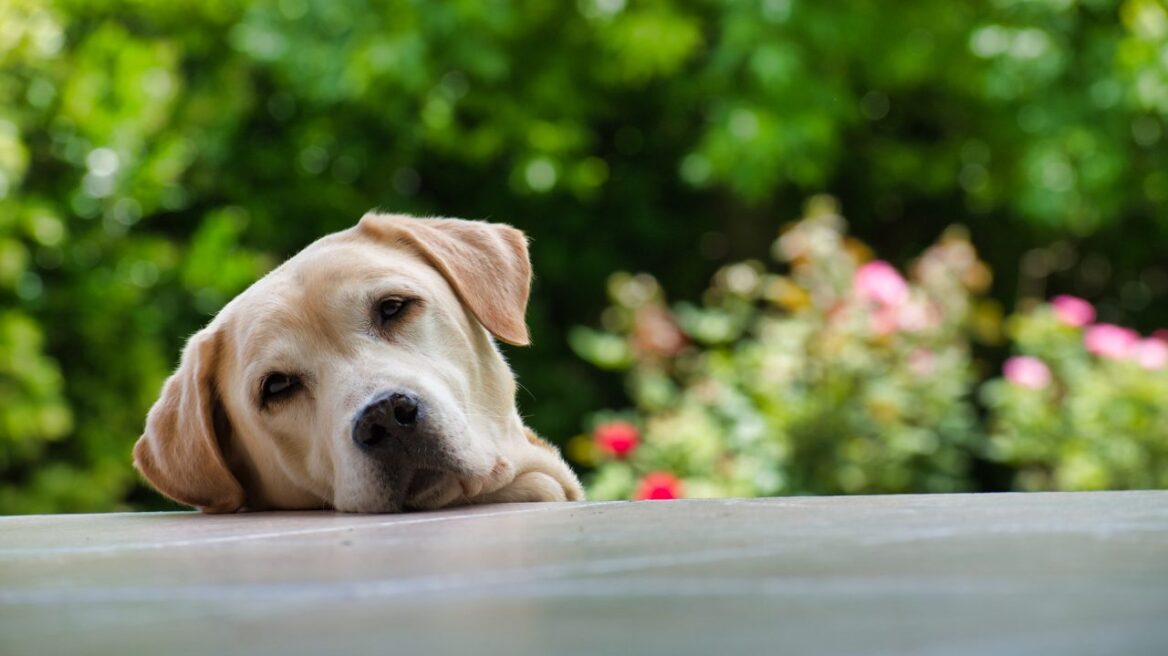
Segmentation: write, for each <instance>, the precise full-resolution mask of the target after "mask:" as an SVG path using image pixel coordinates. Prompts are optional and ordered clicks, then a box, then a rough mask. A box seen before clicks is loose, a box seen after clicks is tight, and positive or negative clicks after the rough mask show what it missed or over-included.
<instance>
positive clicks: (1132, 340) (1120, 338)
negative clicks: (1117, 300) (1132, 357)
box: [1083, 323, 1140, 360]
mask: <svg viewBox="0 0 1168 656" xmlns="http://www.w3.org/2000/svg"><path fill="white" fill-rule="evenodd" d="M1139 340H1140V334H1139V333H1137V332H1136V331H1134V330H1132V329H1131V328H1124V327H1122V326H1116V325H1114V324H1110V323H1101V324H1096V325H1094V326H1091V327H1090V328H1087V332H1086V333H1084V334H1083V345H1084V346H1086V347H1087V350H1088V351H1090V352H1091V353H1094V354H1095V355H1098V356H1101V357H1104V358H1111V359H1114V360H1120V359H1123V358H1126V357H1128V355H1129V354H1130V353H1131V350H1132V348H1133V347H1134V346H1135V345H1136V342H1138V341H1139Z"/></svg>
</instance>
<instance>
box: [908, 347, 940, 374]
mask: <svg viewBox="0 0 1168 656" xmlns="http://www.w3.org/2000/svg"><path fill="white" fill-rule="evenodd" d="M908 370H909V371H911V372H913V374H914V375H917V376H920V377H921V378H927V377H929V376H931V375H933V372H935V371H936V370H937V356H936V354H934V353H933V352H932V351H928V350H926V349H923V348H919V349H917V350H915V351H913V352H912V353H909V354H908Z"/></svg>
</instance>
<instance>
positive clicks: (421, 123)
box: [0, 0, 1168, 512]
mask: <svg viewBox="0 0 1168 656" xmlns="http://www.w3.org/2000/svg"><path fill="white" fill-rule="evenodd" d="M1166 48H1168V11H1166V10H1165V7H1164V5H1163V3H1162V2H1160V0H1080V1H1078V2H1076V1H1074V0H1035V1H1032V2H1010V1H1007V0H1000V1H998V0H995V1H994V2H991V3H984V2H975V1H973V0H962V1H959V2H941V1H940V0H928V1H922V2H914V3H911V4H895V3H894V4H889V3H877V2H874V1H871V0H868V1H865V2H858V3H848V4H847V5H838V6H835V5H831V4H824V3H814V2H807V1H801V0H750V1H746V0H735V1H728V2H721V3H714V2H699V1H680V0H627V1H626V0H580V1H579V2H576V3H565V2H559V1H556V0H526V1H524V2H502V1H499V0H489V1H481V0H455V1H451V2H417V1H406V0H401V1H391V0H364V1H361V0H357V1H353V2H333V1H331V0H272V1H258V2H242V1H240V0H199V1H194V0H167V1H161V0H160V1H158V2H151V1H149V0H6V2H4V3H2V4H0V303H2V305H0V340H2V341H0V356H2V359H0V395H3V396H2V400H0V480H2V481H3V482H2V483H0V512H18V511H20V512H27V511H46V510H90V509H108V508H114V507H119V506H120V505H123V504H125V503H126V502H127V501H129V502H130V503H132V504H144V503H155V502H154V501H151V500H152V499H154V498H153V497H151V496H145V495H144V494H143V493H142V491H141V489H140V488H137V487H135V484H134V481H135V477H134V475H133V474H132V472H131V470H130V469H129V467H128V453H129V447H130V444H131V443H132V441H133V440H134V439H135V437H136V436H137V434H138V432H139V430H140V428H141V423H142V417H143V415H144V413H145V411H146V409H147V408H148V407H149V404H150V402H151V401H152V400H153V398H154V396H155V394H156V392H157V390H158V388H159V385H160V382H161V380H162V378H163V377H164V376H165V374H166V373H167V371H168V369H169V368H170V367H171V366H172V364H173V363H174V362H175V360H176V359H177V355H178V349H179V346H180V344H181V342H182V340H183V339H184V337H185V336H186V335H188V334H190V333H191V332H192V331H193V330H195V329H196V328H197V327H198V326H199V325H201V324H202V323H204V322H205V321H206V320H207V319H208V317H209V316H210V315H211V314H212V313H213V312H214V311H215V310H216V309H217V308H218V307H220V306H221V305H222V304H223V303H224V302H225V301H226V299H228V298H230V297H231V295H232V294H234V293H236V292H237V291H239V290H240V289H242V288H243V287H244V286H245V285H247V284H248V283H249V282H250V281H251V280H252V279H254V278H255V277H257V276H258V275H260V274H261V273H262V272H263V271H264V270H266V269H267V268H268V267H270V266H272V264H273V263H274V262H276V261H278V259H279V258H280V257H283V256H285V255H287V254H289V253H291V252H293V251H294V250H295V249H297V248H299V247H301V246H303V245H304V244H306V243H308V242H309V241H311V240H312V239H314V238H316V237H318V236H320V235H321V234H322V233H324V232H327V231H331V230H335V229H339V228H342V227H345V226H347V225H349V224H351V223H352V222H354V221H355V220H356V219H357V217H359V216H360V214H361V213H362V212H363V211H365V210H366V209H368V208H369V207H371V206H379V207H382V208H386V209H392V210H395V211H405V212H415V213H421V214H439V213H440V214H446V215H456V216H464V217H472V218H490V219H493V220H498V221H507V222H510V223H513V224H515V225H517V226H519V227H521V228H523V229H524V230H527V231H528V232H529V233H530V234H531V235H532V237H533V238H534V248H533V256H534V259H535V262H534V264H535V269H536V271H537V272H538V276H539V279H538V281H537V287H536V290H535V300H534V303H533V306H532V308H531V314H530V322H531V324H532V328H533V332H534V335H535V339H536V344H535V347H534V348H532V349H529V350H511V351H509V353H508V355H509V357H510V358H511V359H512V361H513V363H514V364H515V366H516V368H517V369H518V370H519V373H520V378H521V380H522V381H523V383H524V385H525V387H526V389H527V390H530V392H524V393H522V394H523V396H522V397H521V399H520V402H521V405H522V406H523V407H524V408H525V410H526V411H527V412H529V413H530V415H531V416H530V420H531V422H532V424H533V425H534V426H535V427H536V428H537V429H539V430H541V431H543V432H544V433H546V434H548V435H549V436H550V437H551V438H553V439H557V440H558V439H562V438H563V437H565V436H567V435H569V434H571V433H572V432H573V431H574V430H575V429H576V428H577V427H578V425H579V418H580V417H581V416H582V415H583V414H585V412H587V411H588V410H589V409H591V408H594V407H598V406H601V405H608V404H616V403H617V402H618V401H619V397H620V395H621V390H620V385H619V384H617V382H616V379H615V378H609V377H605V376H603V375H601V374H596V373H594V372H592V371H590V369H589V367H588V366H587V365H585V364H584V363H581V362H577V361H576V360H575V359H574V358H573V357H572V356H571V355H570V352H569V350H568V349H567V346H566V344H565V339H564V335H565V333H566V330H567V327H568V326H570V325H572V324H575V323H581V322H586V321H589V320H591V319H592V317H593V316H595V313H596V312H597V311H598V310H599V308H600V307H602V305H603V303H604V285H603V280H604V279H605V277H606V276H607V274H608V273H609V272H611V271H613V270H616V269H642V270H648V271H653V272H656V273H658V274H659V277H660V279H661V280H662V282H663V284H664V285H665V286H666V287H667V288H668V289H669V290H670V291H671V293H675V294H677V295H680V296H685V295H688V294H690V293H696V292H697V291H698V290H699V289H701V288H702V286H703V284H704V282H705V280H706V278H707V277H708V275H709V273H710V272H711V271H712V270H713V269H714V268H716V264H717V262H720V261H722V260H724V259H725V258H727V257H737V258H741V257H747V256H755V257H757V256H760V255H761V254H762V250H763V249H764V248H765V245H766V244H767V243H769V242H770V241H771V238H772V236H773V234H774V230H775V228H776V226H777V223H778V219H781V218H790V217H793V216H795V215H796V213H797V211H798V209H797V208H798V205H799V202H801V199H802V198H803V197H805V196H807V195H809V194H810V193H811V192H817V191H820V190H827V191H831V192H832V193H834V194H836V195H837V196H839V197H840V198H841V199H842V201H843V202H844V203H845V206H847V207H849V208H850V211H849V214H850V215H851V219H852V223H853V227H854V231H855V233H856V234H858V235H859V236H860V237H862V238H865V239H866V240H868V241H870V242H872V243H873V244H874V245H875V246H876V247H877V248H878V249H879V250H880V252H882V253H887V254H890V255H892V256H894V258H895V257H896V256H900V257H902V258H903V257H907V256H908V255H909V254H910V253H915V252H918V251H919V250H920V249H921V248H922V247H923V246H924V245H925V244H927V243H930V242H931V241H932V240H933V239H934V238H935V237H936V235H937V233H938V232H939V231H940V229H941V227H942V226H943V225H946V224H948V223H949V222H950V221H952V220H953V219H956V218H961V219H962V220H964V221H965V222H966V223H968V224H969V225H970V227H971V228H972V231H973V236H974V239H975V241H976V242H978V247H979V250H980V251H981V252H982V253H983V254H984V255H985V257H986V259H987V260H988V261H989V263H990V264H991V265H993V266H994V267H995V268H996V270H997V271H998V272H999V274H1004V275H999V276H998V278H997V282H996V285H997V287H996V289H995V293H996V295H997V297H998V298H999V299H1001V301H1002V302H1004V303H1010V302H1012V301H1013V300H1014V296H1015V295H1016V294H1019V293H1021V294H1022V295H1024V296H1029V295H1034V296H1041V295H1042V294H1043V293H1044V292H1045V291H1047V290H1046V289H1044V288H1045V287H1047V286H1049V287H1055V288H1058V289H1059V290H1062V291H1072V292H1075V293H1078V294H1080V295H1082V296H1086V297H1088V298H1091V299H1092V300H1095V301H1098V302H1099V303H1098V306H1099V308H1100V312H1101V314H1102V315H1103V316H1104V318H1107V319H1110V320H1120V319H1127V320H1129V321H1128V322H1129V323H1137V324H1141V325H1143V327H1145V328H1149V327H1151V326H1152V325H1154V324H1157V323H1162V322H1163V321H1164V319H1165V314H1166V313H1168V310H1166V309H1165V307H1168V304H1165V303H1164V302H1163V300H1164V298H1165V295H1166V294H1168V268H1166V267H1165V262H1164V260H1165V257H1164V250H1165V249H1164V243H1165V237H1166V234H1168V174H1166V173H1165V171H1168V162H1166V161H1165V160H1166V158H1168V149H1165V147H1164V135H1163V130H1164V119H1165V116H1168V72H1166V71H1168V64H1166V62H1165V59H1164V52H1165V49H1166ZM679 255H681V256H679ZM1080 260H1081V261H1082V266H1075V265H1076V263H1078V262H1079V261H1080ZM1048 279H1049V280H1048ZM1019 281H1021V284H1019ZM1040 287H1041V288H1040ZM1132 313H1138V314H1137V315H1136V316H1135V318H1132V317H1131V316H1127V315H1130V314H1132Z"/></svg>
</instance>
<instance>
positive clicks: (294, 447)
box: [134, 213, 583, 512]
mask: <svg viewBox="0 0 1168 656" xmlns="http://www.w3.org/2000/svg"><path fill="white" fill-rule="evenodd" d="M530 278H531V272H530V265H529V263H528V258H527V246H526V240H525V238H524V237H523V234H522V233H521V232H519V231H518V230H515V229H514V228H511V227H508V226H504V225H499V224H490V223H482V222H473V221H460V220H455V219H416V218H411V217H406V216H400V215H386V214H375V213H374V214H368V215H366V216H365V217H364V218H362V220H361V222H360V223H359V224H358V225H357V226H355V227H353V228H350V229H349V230H345V231H343V232H339V233H336V234H333V235H329V236H327V237H324V238H322V239H320V240H318V241H316V242H315V243H313V244H312V245H310V246H308V247H307V248H305V249H304V250H303V251H301V252H300V253H299V254H297V255H296V256H294V257H292V258H291V259H289V260H288V261H286V262H285V263H284V264H282V265H281V266H279V267H278V268H276V269H275V270H273V271H272V272H271V273H269V274H268V275H267V276H265V277H264V278H263V279H261V280H259V281H258V282H256V283H255V284H254V285H252V286H251V287H250V288H248V289H247V290H245V291H244V292H243V293H242V294H240V295H239V296H238V297H236V298H235V299H234V300H232V301H231V302H230V303H228V304H227V305H226V306H225V307H224V308H223V309H222V310H221V311H220V312H219V314H218V315H217V316H216V317H215V318H214V320H212V321H211V323H210V324H209V325H208V326H207V327H205V328H204V329H202V330H201V331H199V332H198V333H196V334H195V335H194V336H193V337H191V339H190V340H189V342H188V344H187V346H186V349H185V350H184V354H183V358H182V362H181V364H180V365H179V367H178V369H177V371H175V373H174V375H173V376H171V378H170V379H169V380H168V381H167V382H166V385H165V386H164V388H163V391H162V395H161V397H160V398H159V400H158V401H157V403H156V404H155V405H154V407H153V408H152V409H151V411H150V414H149V416H148V418H147V423H146V430H145V433H144V434H143V435H142V437H141V438H140V439H139V441H138V443H137V445H136V446H135V449H134V460H135V464H136V465H137V467H138V469H139V470H140V471H141V472H142V474H143V475H144V476H145V477H146V478H147V480H149V481H150V482H151V483H152V484H153V485H154V486H155V487H156V488H157V489H158V490H159V491H161V492H162V493H163V494H165V495H167V496H169V497H170V498H172V499H175V500H176V501H179V502H182V503H185V504H188V505H192V506H196V507H198V508H200V509H202V510H204V511H206V512H234V511H238V510H241V509H246V510H260V509H307V508H335V509H337V510H344V511H352V512H392V511H396V510H399V509H400V504H395V503H394V502H393V501H392V499H393V498H394V493H395V492H400V490H395V489H393V487H394V485H395V483H394V481H392V480H388V479H387V478H386V476H385V475H384V474H383V472H382V471H381V470H380V469H379V468H378V467H377V465H376V463H374V462H373V461H372V460H371V459H370V458H369V457H368V456H367V455H366V454H364V453H362V452H361V451H360V450H359V449H357V448H356V447H355V445H354V443H353V441H352V437H351V432H352V426H353V419H354V416H355V414H356V413H357V412H358V410H359V409H360V408H361V407H363V405H364V404H365V403H367V402H368V400H369V399H370V398H371V397H373V396H375V395H376V394H377V393H378V392H379V391H382V390H386V389H398V388H402V389H409V390H413V391H415V392H416V393H417V394H418V395H419V396H421V397H422V398H424V399H425V400H426V403H427V407H428V408H429V413H428V421H432V422H434V425H435V426H437V427H438V428H439V433H440V434H441V440H442V441H443V442H444V448H445V449H446V451H448V452H450V453H454V454H456V457H455V458H454V461H453V462H452V465H451V467H450V471H448V472H446V473H445V474H444V475H443V477H442V479H441V480H440V482H439V484H437V485H436V486H435V487H434V488H433V489H431V490H428V491H427V492H426V494H425V496H424V497H423V498H416V499H411V500H410V503H409V507H412V508H438V507H443V506H450V505H458V504H475V503H492V502H505V501H565V500H578V499H581V498H583V492H582V490H581V488H580V484H579V482H578V481H577V479H576V477H575V475H574V474H573V473H572V471H571V469H569V468H568V466H567V465H566V464H565V463H564V461H563V459H562V458H561V457H560V455H559V453H558V451H556V449H555V448H554V447H551V446H550V445H548V444H546V443H544V442H543V441H542V440H539V439H538V438H535V437H534V436H533V435H531V434H530V432H529V431H528V429H527V428H526V427H525V426H524V424H523V421H522V419H521V418H520V416H519V413H518V411H517V409H516V405H515V387H516V385H515V380H514V376H513V374H512V372H511V370H510V368H509V367H508V366H507V364H506V362H505V361H504V359H503V357H502V355H501V354H500V352H499V350H498V348H497V347H496V344H495V342H494V340H493V339H492V335H494V337H496V338H498V339H500V340H502V341H507V342H510V343H513V344H526V343H527V341H528V336H527V329H526V326H525V324H524V321H523V314H524V311H525V309H526V304H527V294H528V289H529V287H530ZM392 296H408V297H410V298H412V299H416V301H412V302H411V304H410V306H409V312H408V313H407V316H406V317H404V318H403V319H401V320H400V321H395V323H394V325H393V327H392V329H391V331H390V334H382V333H381V332H379V330H378V329H377V326H374V325H372V324H373V321H374V320H373V318H372V317H374V316H375V312H376V304H377V303H378V302H379V301H380V300H381V299H384V298H386V297H392ZM271 372H284V373H291V374H295V375H297V376H298V377H300V379H301V380H302V381H303V389H302V390H300V392H298V393H297V394H295V395H293V396H292V397H290V398H289V399H288V400H286V401H283V402H281V403H279V404H278V405H277V406H275V407H263V406H261V404H260V403H259V402H258V400H259V390H260V386H261V381H262V380H263V378H264V376H265V375H267V374H270V373H271Z"/></svg>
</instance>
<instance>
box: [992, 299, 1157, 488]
mask: <svg viewBox="0 0 1168 656" xmlns="http://www.w3.org/2000/svg"><path fill="white" fill-rule="evenodd" d="M1090 330H1091V329H1088V331H1090ZM1012 332H1013V334H1014V336H1015V339H1016V344H1017V348H1018V350H1019V351H1020V352H1021V353H1024V354H1026V355H1027V356H1029V357H1035V358H1038V359H1039V360H1040V361H1041V362H1044V363H1049V368H1050V370H1051V371H1052V374H1053V375H1052V376H1051V382H1050V383H1049V384H1047V385H1043V386H1041V387H1038V388H1037V389H1032V388H1028V387H1026V386H1023V385H1017V384H1011V383H1010V382H1009V381H1007V380H1005V379H998V380H994V381H991V382H989V383H987V384H986V385H985V386H984V387H983V388H982V396H983V398H984V399H985V403H986V406H987V407H988V408H989V410H990V411H991V412H992V415H991V426H990V428H991V434H990V446H991V449H992V453H993V455H994V457H995V458H997V459H999V460H1001V461H1003V462H1006V463H1009V464H1011V465H1013V466H1014V467H1017V468H1018V469H1019V470H1020V474H1019V477H1018V485H1019V487H1020V488H1022V489H1026V490H1045V489H1069V490H1106V489H1150V488H1163V487H1168V404H1165V403H1164V399H1168V369H1165V364H1164V363H1165V362H1168V339H1158V338H1149V339H1145V340H1142V341H1141V342H1138V343H1136V344H1134V345H1133V346H1129V347H1126V350H1129V351H1131V350H1136V349H1139V348H1140V347H1141V346H1142V347H1144V348H1148V349H1155V350H1156V351H1157V352H1162V353H1163V355H1159V353H1158V354H1157V357H1155V358H1154V359H1148V360H1146V361H1145V362H1143V363H1142V364H1141V362H1139V358H1138V354H1132V355H1136V357H1132V355H1126V356H1119V357H1116V355H1115V354H1113V355H1110V356H1107V355H1104V356H1098V357H1097V356H1093V355H1092V354H1091V353H1090V352H1089V351H1088V349H1087V348H1085V346H1084V344H1085V340H1084V334H1083V333H1084V331H1083V328H1081V327H1078V326H1073V325H1067V324H1066V323H1064V322H1061V321H1059V319H1058V318H1057V317H1056V315H1055V313H1054V312H1052V311H1050V309H1049V308H1047V307H1042V308H1039V309H1038V310H1036V311H1034V312H1031V313H1028V314H1024V315H1021V316H1018V317H1016V318H1015V320H1014V322H1013V328H1012ZM1158 341H1159V342H1160V344H1157V342H1158Z"/></svg>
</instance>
